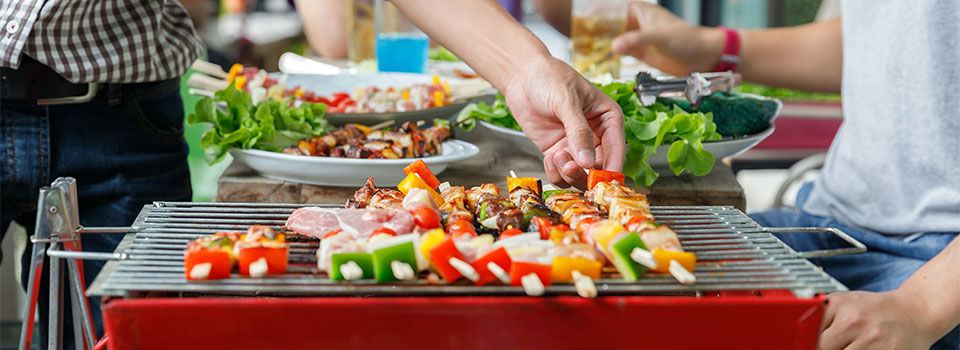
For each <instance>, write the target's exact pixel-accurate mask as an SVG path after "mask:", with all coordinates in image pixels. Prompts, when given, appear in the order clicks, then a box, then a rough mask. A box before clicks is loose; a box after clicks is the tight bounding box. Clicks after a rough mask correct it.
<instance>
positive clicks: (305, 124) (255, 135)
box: [187, 86, 331, 164]
mask: <svg viewBox="0 0 960 350" xmlns="http://www.w3.org/2000/svg"><path fill="white" fill-rule="evenodd" d="M291 102H292V101H291V100H290V99H284V100H282V101H264V102H261V103H259V104H257V105H254V104H253V102H252V100H251V99H250V94H248V93H247V92H244V91H240V90H237V89H236V88H233V87H232V86H231V87H228V88H226V89H223V90H220V91H217V92H216V93H215V94H214V97H213V98H203V99H200V100H199V101H197V104H196V108H195V110H194V114H191V115H189V116H187V124H188V125H194V124H207V125H210V128H209V129H207V131H206V132H204V134H203V136H202V137H201V138H200V146H201V147H203V151H204V155H205V156H206V159H207V162H208V163H210V164H214V163H217V162H220V161H221V160H223V158H225V157H226V155H227V152H228V151H229V150H230V149H231V148H240V149H260V150H265V151H273V152H279V151H280V150H282V149H283V148H284V147H287V146H291V145H294V144H296V143H297V141H299V140H300V139H303V138H308V137H314V136H323V135H324V134H325V133H326V132H327V131H328V130H330V129H331V126H330V123H329V122H328V121H327V120H326V119H325V118H324V113H325V112H326V110H327V106H326V105H324V104H322V103H317V104H315V103H309V102H304V103H302V104H301V105H300V106H296V107H293V106H291ZM217 105H222V106H223V107H222V108H218V107H217Z"/></svg>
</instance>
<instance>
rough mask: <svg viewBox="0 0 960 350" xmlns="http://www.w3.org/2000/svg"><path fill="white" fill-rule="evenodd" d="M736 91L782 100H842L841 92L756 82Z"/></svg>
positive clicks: (745, 84)
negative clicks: (806, 89)
mask: <svg viewBox="0 0 960 350" xmlns="http://www.w3.org/2000/svg"><path fill="white" fill-rule="evenodd" d="M733 91H735V92H746V93H748V94H754V95H760V96H766V97H773V98H779V99H781V100H800V101H824V102H840V100H841V97H840V94H825V93H819V92H807V91H799V90H791V89H785V88H778V87H772V86H766V85H760V84H755V83H743V84H740V86H738V87H737V88H735V89H733Z"/></svg>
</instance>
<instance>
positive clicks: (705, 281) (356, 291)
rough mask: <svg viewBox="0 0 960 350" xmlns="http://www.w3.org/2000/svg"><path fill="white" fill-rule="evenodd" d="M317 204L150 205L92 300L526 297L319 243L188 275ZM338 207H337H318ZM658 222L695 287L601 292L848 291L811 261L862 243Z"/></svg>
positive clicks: (678, 219)
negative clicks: (799, 243)
mask: <svg viewBox="0 0 960 350" xmlns="http://www.w3.org/2000/svg"><path fill="white" fill-rule="evenodd" d="M305 206H313V205H310V204H266V203H190V202H155V203H154V204H153V205H146V206H144V208H143V209H142V210H141V212H140V214H139V216H138V217H137V219H136V220H135V221H134V223H133V225H132V226H131V228H130V234H127V235H126V236H125V237H124V239H123V241H122V242H121V243H120V245H119V246H118V247H117V250H116V252H115V254H114V256H118V257H121V259H120V260H115V261H109V262H107V264H106V266H105V267H104V268H103V270H102V271H101V272H100V274H99V275H98V276H97V278H96V279H95V280H94V282H93V284H92V285H91V286H90V288H89V290H88V291H87V294H88V295H91V296H93V295H104V296H119V297H127V298H134V297H138V296H140V295H143V294H145V292H172V293H179V294H180V295H198V294H199V295H204V294H208V295H238V296H410V295H416V296H428V295H429V296H447V295H494V296H496V295H523V290H522V288H520V287H512V286H492V285H488V286H480V287H478V286H474V285H472V284H469V283H468V282H466V281H460V282H458V283H454V284H452V285H436V284H428V283H427V282H426V280H425V279H423V278H419V279H417V280H414V281H403V282H397V283H392V284H376V283H374V282H373V281H372V280H359V281H351V282H345V281H331V280H329V279H328V278H327V277H326V275H325V274H322V273H320V272H319V271H317V269H316V256H315V251H316V248H317V245H318V243H317V242H316V241H301V242H297V241H292V242H291V244H290V245H291V252H290V253H291V254H290V261H291V264H290V268H289V270H288V273H287V274H284V275H276V276H268V277H266V278H248V277H241V276H239V275H237V274H235V275H234V276H232V277H235V278H229V279H224V280H216V281H199V282H194V281H187V280H186V279H185V278H184V273H183V250H184V249H185V247H186V243H187V242H188V241H189V240H191V239H195V238H199V237H203V236H207V235H210V234H213V233H214V232H222V231H244V230H246V229H247V228H249V226H250V225H254V224H261V225H268V226H272V227H273V228H275V229H281V228H282V227H283V225H284V223H285V221H286V219H287V217H288V216H289V214H290V213H291V212H292V211H293V210H295V209H297V208H301V207H305ZM315 206H322V207H337V206H335V205H315ZM651 212H652V213H653V215H654V218H655V219H656V220H657V222H658V223H661V224H665V225H668V226H670V227H671V228H673V229H674V231H676V232H677V234H678V235H679V238H680V241H681V243H682V244H683V246H684V249H685V250H687V251H690V252H694V253H696V254H697V267H696V271H695V273H694V274H695V275H696V277H697V282H696V284H694V285H683V284H680V283H678V282H677V281H676V280H674V279H673V278H672V277H670V276H669V275H659V274H647V275H646V276H644V277H643V278H641V279H640V280H639V281H636V282H626V281H623V280H622V279H619V276H618V275H616V274H615V273H613V272H609V271H605V274H604V277H603V278H602V279H600V280H597V281H596V285H597V290H598V291H599V294H600V295H601V296H603V295H691V296H695V295H701V294H702V293H705V292H717V291H744V290H747V291H763V290H789V291H791V292H793V294H794V295H796V296H798V297H812V296H814V295H816V294H819V293H832V292H840V291H846V290H847V288H846V287H845V286H843V285H842V284H841V283H840V282H838V281H837V280H835V279H833V278H832V277H830V276H829V275H827V274H826V273H824V272H823V271H822V270H821V269H820V268H819V267H817V266H815V265H813V264H812V263H811V262H810V261H808V260H806V259H805V258H804V256H807V257H813V256H826V255H835V254H837V253H843V254H849V253H852V252H859V251H861V247H862V245H861V244H859V242H856V241H855V240H852V238H849V236H846V235H845V234H843V233H842V232H839V231H836V230H830V229H812V228H796V229H788V230H778V232H806V233H810V232H831V233H834V234H838V235H841V238H844V239H846V240H848V242H850V243H851V244H853V245H854V248H845V249H841V250H839V251H837V252H826V251H817V252H808V253H805V254H806V255H802V254H800V253H797V252H796V251H794V250H793V249H791V248H790V247H788V246H787V245H786V244H784V243H783V242H782V241H780V240H779V239H777V238H776V237H775V236H773V234H772V233H771V232H770V231H771V230H768V229H766V228H764V227H761V226H760V225H758V224H757V223H756V222H754V221H753V220H752V219H750V218H749V217H748V216H746V214H744V213H743V212H741V211H740V210H738V209H736V208H734V207H729V206H659V207H658V206H653V207H651ZM546 294H547V295H575V294H576V290H575V288H574V286H573V285H570V284H559V285H551V286H550V287H547V289H546Z"/></svg>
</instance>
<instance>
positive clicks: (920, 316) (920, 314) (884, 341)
mask: <svg viewBox="0 0 960 350" xmlns="http://www.w3.org/2000/svg"><path fill="white" fill-rule="evenodd" d="M926 315H927V312H925V310H924V306H923V304H921V303H920V302H919V301H918V299H917V298H911V297H909V296H907V295H906V294H904V293H902V292H898V291H891V292H883V293H872V292H862V291H855V292H846V293H834V294H830V295H828V296H827V309H826V312H825V313H824V315H823V322H822V323H821V325H820V344H819V347H820V349H823V350H830V349H929V348H930V346H931V345H933V343H934V342H936V341H937V338H939V337H937V336H935V335H931V334H929V333H930V329H931V327H928V326H927V325H926V318H927V317H926Z"/></svg>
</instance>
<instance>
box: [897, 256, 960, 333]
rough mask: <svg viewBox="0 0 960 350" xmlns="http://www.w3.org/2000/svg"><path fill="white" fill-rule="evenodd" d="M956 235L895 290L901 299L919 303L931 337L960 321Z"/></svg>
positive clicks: (959, 258) (959, 274)
mask: <svg viewBox="0 0 960 350" xmlns="http://www.w3.org/2000/svg"><path fill="white" fill-rule="evenodd" d="M957 266H960V239H954V240H953V242H951V243H950V244H949V245H947V247H946V248H945V249H944V250H943V251H942V252H940V254H937V256H935V257H934V258H933V259H931V260H930V261H928V262H927V263H926V264H924V265H923V266H922V267H921V268H920V269H919V270H917V272H916V273H914V274H913V276H910V278H909V279H907V280H906V282H903V284H902V285H901V286H900V288H898V289H897V290H896V292H895V293H899V294H900V295H901V296H902V297H903V298H905V300H914V301H916V302H917V305H919V309H918V310H917V312H918V313H919V314H920V315H921V316H920V317H918V318H920V319H923V320H925V321H926V327H924V328H925V329H926V330H929V333H928V335H929V336H931V337H933V339H934V340H936V339H939V338H940V337H943V336H944V335H945V334H947V332H949V331H950V330H951V329H953V328H954V327H956V326H957V325H960V272H958V271H957Z"/></svg>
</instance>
